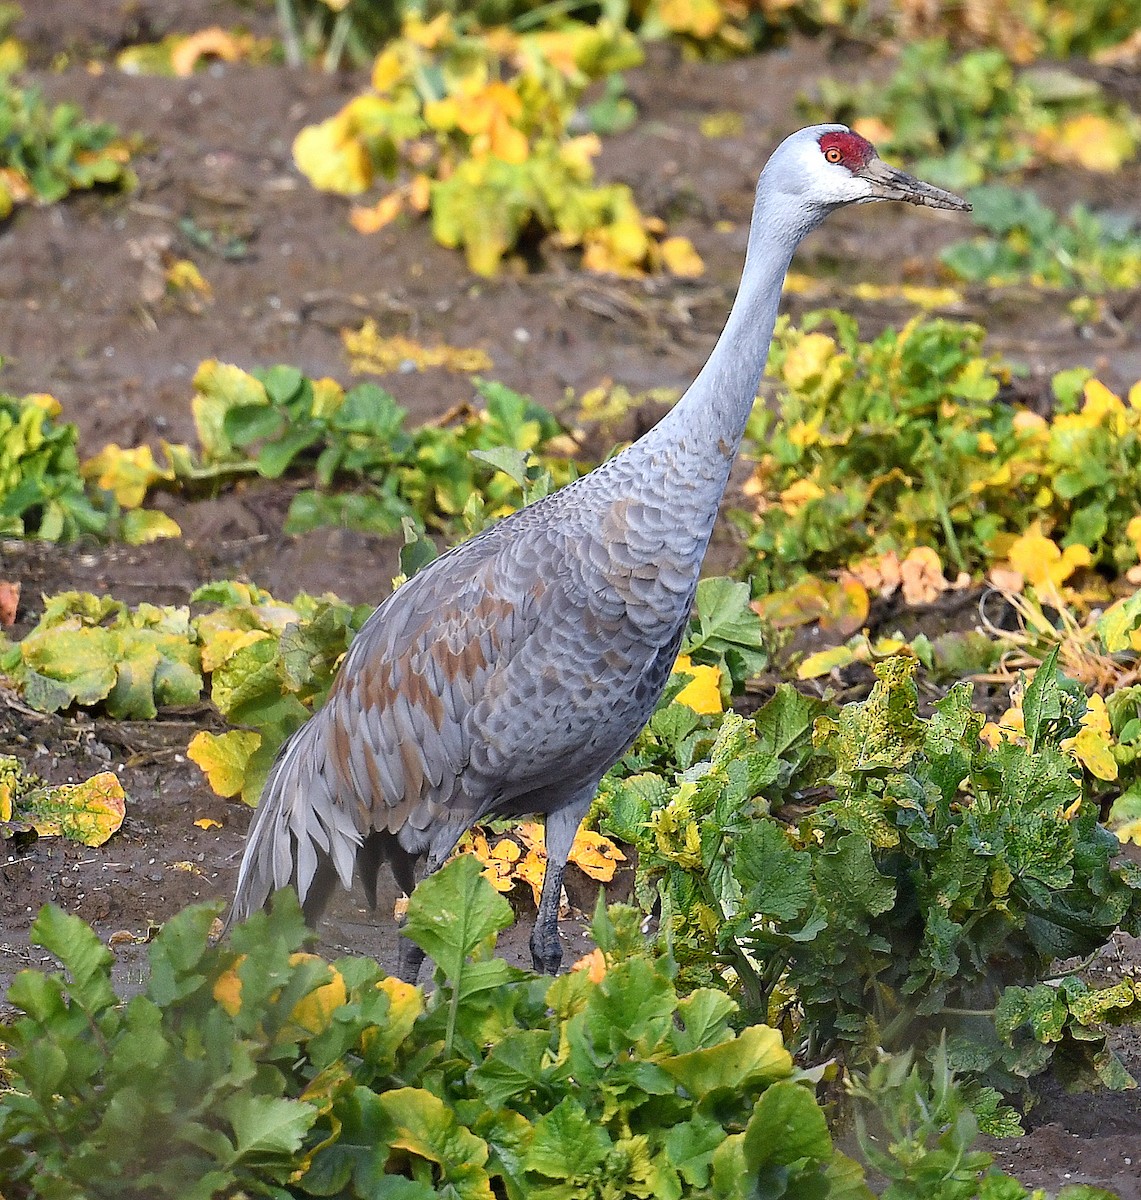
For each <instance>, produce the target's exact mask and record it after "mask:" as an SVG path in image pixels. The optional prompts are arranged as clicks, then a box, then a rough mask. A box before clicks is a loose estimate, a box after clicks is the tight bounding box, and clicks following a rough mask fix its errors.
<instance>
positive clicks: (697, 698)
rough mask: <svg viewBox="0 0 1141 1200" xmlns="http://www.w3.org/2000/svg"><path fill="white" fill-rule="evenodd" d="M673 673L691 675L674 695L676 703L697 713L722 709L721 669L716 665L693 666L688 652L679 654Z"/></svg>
mask: <svg viewBox="0 0 1141 1200" xmlns="http://www.w3.org/2000/svg"><path fill="white" fill-rule="evenodd" d="M673 673H674V674H675V675H692V676H693V678H692V679H691V680H690V681H689V683H687V684H686V685H685V687H683V688H682V689H681V691H680V692H678V694H677V695H676V696H675V697H674V699H675V700H676V701H677V702H678V704H684V705H686V706H687V707H689V708H692V709H693V711H694V712H699V713H719V712H721V711H722V704H721V671H720V669H719V668H718V667H710V666H703V665H697V666H695V665H694V663H693V662H692V660H691V659H690V657H689V655H688V654H679V655H678V657H677V661H676V662H675V663H674V667H673Z"/></svg>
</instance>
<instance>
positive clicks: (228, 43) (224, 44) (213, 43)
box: [170, 25, 248, 78]
mask: <svg viewBox="0 0 1141 1200" xmlns="http://www.w3.org/2000/svg"><path fill="white" fill-rule="evenodd" d="M247 48H248V47H246V46H243V44H242V42H241V41H240V40H239V39H238V38H236V37H235V36H234V35H233V34H232V33H227V32H226V31H225V30H224V29H222V28H220V27H219V26H217V25H213V26H211V27H210V28H209V29H200V30H199V31H198V32H197V33H192V34H190V35H189V36H188V37H187V38H185V39H184V40H183V41H181V42H179V44H178V45H177V46H176V47H175V48H174V49H173V50H172V51H171V54H170V67H171V70H172V71H173V72H174V73H175V74H176V75H178V76H179V77H181V78H186V77H187V76H189V75H193V74H194V68H195V67H196V66H197V65H198V60H199V59H200V58H205V57H206V56H207V55H210V56H211V57H213V58H220V59H221V60H222V61H223V62H237V61H238V60H239V59H240V58H241V57H242V55H243V53H244V52H245V50H246V49H247Z"/></svg>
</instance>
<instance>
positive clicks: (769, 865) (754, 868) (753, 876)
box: [733, 819, 812, 921]
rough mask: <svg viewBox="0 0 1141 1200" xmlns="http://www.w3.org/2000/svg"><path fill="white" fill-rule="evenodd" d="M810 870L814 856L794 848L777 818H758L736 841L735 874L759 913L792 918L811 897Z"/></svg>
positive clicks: (748, 899)
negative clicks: (775, 819) (773, 819)
mask: <svg viewBox="0 0 1141 1200" xmlns="http://www.w3.org/2000/svg"><path fill="white" fill-rule="evenodd" d="M811 872H812V856H811V855H809V854H806V853H804V852H802V851H800V850H797V849H795V848H794V847H793V846H792V845H791V844H790V842H789V839H788V837H787V836H786V834H785V832H784V828H783V826H781V825H779V824H778V823H777V822H776V821H772V820H765V819H761V820H758V821H756V822H755V823H754V824H752V825H750V826H749V827H748V828H746V829H745V831H744V833H743V834H741V836H740V838H739V840H738V841H737V844H736V854H735V855H734V856H733V873H734V875H735V876H736V877H737V879H738V881H739V882H740V884H741V886H742V887H743V888H745V889H746V890H747V891H748V897H747V899H746V901H745V903H746V904H747V906H748V907H749V909H751V911H752V912H754V913H756V914H758V915H762V916H769V917H776V918H778V919H780V920H784V921H791V920H793V919H794V918H795V917H796V916H797V915H798V914H799V913H800V912H801V911H803V909H804V908H806V907H807V906H808V904H809V903H810V902H811V900H812V882H811ZM749 889H751V890H749Z"/></svg>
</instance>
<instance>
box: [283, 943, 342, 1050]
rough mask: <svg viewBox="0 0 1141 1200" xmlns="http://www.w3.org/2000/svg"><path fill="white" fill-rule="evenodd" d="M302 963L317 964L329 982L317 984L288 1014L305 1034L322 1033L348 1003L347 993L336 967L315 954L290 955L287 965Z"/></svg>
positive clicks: (293, 965)
mask: <svg viewBox="0 0 1141 1200" xmlns="http://www.w3.org/2000/svg"><path fill="white" fill-rule="evenodd" d="M303 962H319V963H321V964H322V965H323V966H324V967H325V969H326V970H327V971H328V973H329V982H328V983H322V984H319V985H318V986H317V987H315V988H314V989H313V990H312V991H311V992H307V993H306V994H305V995H304V996H302V997H301V999H300V1000H298V1001H297V1003H296V1004H295V1005H294V1006H293V1011H292V1012H291V1013H290V1014H289V1016H290V1020H292V1021H293V1023H294V1024H296V1025H300V1026H301V1028H302V1029H303V1030H305V1032H306V1033H310V1034H318V1033H323V1032H324V1031H325V1030H326V1029H328V1028H329V1024H330V1022H331V1021H332V1019H333V1013H335V1012H336V1011H337V1009H338V1008H340V1007H342V1006H343V1005H344V1004H347V1003H348V999H349V996H348V992H347V991H346V989H345V978H344V976H343V975H342V974H341V973H340V971H338V970H337V968H336V967H334V966H332V965H330V964H329V963H327V962H325V960H324V959H323V958H320V957H318V955H316V954H291V955H290V956H289V965H290V966H291V967H295V966H298V965H300V964H301V963H303Z"/></svg>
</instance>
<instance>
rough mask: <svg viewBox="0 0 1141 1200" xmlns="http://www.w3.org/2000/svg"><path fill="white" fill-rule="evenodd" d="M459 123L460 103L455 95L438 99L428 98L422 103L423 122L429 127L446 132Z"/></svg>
mask: <svg viewBox="0 0 1141 1200" xmlns="http://www.w3.org/2000/svg"><path fill="white" fill-rule="evenodd" d="M459 123H460V103H459V101H458V100H457V99H456V97H455V96H444V97H443V98H442V99H439V100H429V101H428V102H427V103H426V104H425V105H424V124H425V125H427V126H428V128H429V129H436V130H438V131H439V132H441V133H447V132H448V130H450V129H456V128H457V127H458V126H459Z"/></svg>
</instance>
